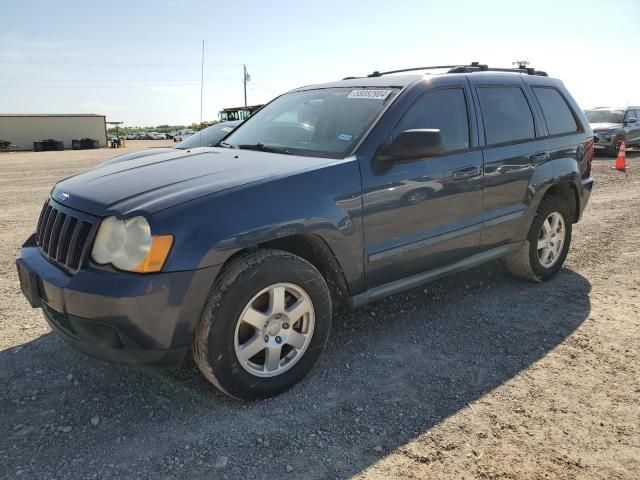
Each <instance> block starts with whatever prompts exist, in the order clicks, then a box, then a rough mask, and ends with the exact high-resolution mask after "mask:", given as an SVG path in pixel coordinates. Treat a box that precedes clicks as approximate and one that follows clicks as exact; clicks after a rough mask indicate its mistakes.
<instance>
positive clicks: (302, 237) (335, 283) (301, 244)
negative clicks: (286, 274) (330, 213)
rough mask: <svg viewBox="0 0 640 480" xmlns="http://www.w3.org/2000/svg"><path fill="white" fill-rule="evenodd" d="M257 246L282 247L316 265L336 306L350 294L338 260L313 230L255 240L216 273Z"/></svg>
mask: <svg viewBox="0 0 640 480" xmlns="http://www.w3.org/2000/svg"><path fill="white" fill-rule="evenodd" d="M259 249H274V250H282V251H285V252H288V253H291V254H293V255H296V256H298V257H300V258H303V259H304V260H306V261H307V262H309V263H310V264H312V265H313V266H314V267H316V269H318V271H319V272H320V274H321V275H322V276H323V277H324V279H325V281H326V282H327V286H328V287H329V291H330V293H331V300H332V302H333V304H334V306H336V307H339V306H342V305H344V304H345V302H346V300H347V299H348V298H349V296H350V295H351V293H350V289H349V285H348V284H347V281H346V277H345V274H344V271H343V269H342V266H341V265H340V262H339V261H338V259H337V258H336V256H335V254H334V252H333V251H332V250H331V247H330V246H329V244H328V243H327V242H326V241H325V240H324V239H323V238H322V237H321V236H319V235H317V234H314V233H301V234H294V235H290V236H286V237H279V238H276V239H273V240H268V241H265V242H262V243H259V244H257V245H256V246H253V247H250V248H243V249H241V250H238V251H237V252H234V253H233V255H231V256H230V257H229V258H228V259H227V260H226V261H225V263H224V264H223V266H222V268H221V269H220V272H219V273H218V276H220V275H221V274H222V272H224V270H225V267H226V266H227V265H228V264H229V263H230V262H232V261H233V260H235V259H236V258H238V257H241V256H244V255H248V254H250V253H252V252H255V251H257V250H259Z"/></svg>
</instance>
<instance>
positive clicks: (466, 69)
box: [343, 62, 548, 80]
mask: <svg viewBox="0 0 640 480" xmlns="http://www.w3.org/2000/svg"><path fill="white" fill-rule="evenodd" d="M445 68H446V69H447V73H473V72H515V73H526V74H527V75H539V76H543V77H547V76H548V75H547V73H546V72H542V71H540V70H536V69H534V68H530V67H526V66H525V65H523V64H519V65H518V68H495V67H489V66H488V65H486V64H482V63H480V62H471V64H469V65H434V66H430V67H413V68H403V69H400V70H389V71H388V72H379V71H377V70H376V71H375V72H373V73H370V74H369V75H367V77H369V78H371V77H382V76H383V75H391V74H392V73H404V72H415V71H418V70H442V69H445ZM355 78H362V77H345V78H343V80H353V79H355Z"/></svg>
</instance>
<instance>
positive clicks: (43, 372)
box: [0, 263, 591, 479]
mask: <svg viewBox="0 0 640 480" xmlns="http://www.w3.org/2000/svg"><path fill="white" fill-rule="evenodd" d="M590 288H591V287H590V284H589V282H588V281H587V280H586V279H585V278H584V277H582V276H580V275H578V274H577V273H575V272H572V271H570V270H563V271H562V272H561V273H560V274H559V275H558V277H557V278H556V279H554V280H553V281H550V282H547V283H544V284H529V283H525V282H519V281H514V280H513V279H512V278H511V277H510V276H509V275H508V274H507V273H506V272H505V270H504V268H503V267H502V265H501V264H500V263H494V264H490V265H487V266H483V267H480V268H476V269H474V270H472V271H470V272H468V273H464V274H458V275H455V276H452V277H450V278H448V279H445V280H442V281H440V282H437V283H434V284H431V285H429V286H428V287H426V288H418V289H415V290H412V291H410V292H408V293H403V294H399V295H395V296H393V297H391V298H389V299H386V300H382V301H380V302H377V303H375V304H373V305H371V306H369V307H366V308H363V309H360V310H357V311H355V312H351V313H348V314H341V315H339V316H338V317H337V318H336V319H335V321H334V325H335V326H334V330H333V333H332V338H331V340H330V343H329V346H328V347H327V351H326V352H325V355H324V357H323V359H322V361H321V363H320V364H319V365H318V366H317V367H316V369H315V370H314V371H313V372H312V374H311V375H310V377H309V378H308V379H306V380H305V381H304V382H302V383H301V384H300V385H298V386H297V387H295V388H294V389H293V390H292V391H290V392H287V393H285V394H283V395H281V396H279V397H277V398H275V399H271V400H268V401H264V402H258V403H253V404H243V403H240V402H236V401H234V400H230V399H227V398H226V397H224V396H222V395H220V394H218V393H216V392H215V391H214V390H213V388H212V387H210V386H209V385H208V384H207V383H206V382H204V381H203V380H202V379H201V377H200V376H199V374H198V372H197V370H196V369H195V368H194V367H193V366H191V365H189V366H186V367H184V368H182V369H179V370H177V371H172V372H166V371H157V370H137V369H134V368H130V367H124V366H119V365H109V364H107V363H104V362H100V361H98V360H93V359H90V358H86V357H85V356H83V355H81V354H79V353H76V352H74V351H72V350H71V349H70V348H69V347H67V346H66V345H65V344H64V343H63V342H62V341H61V340H59V339H58V338H57V337H55V336H54V335H52V334H48V335H44V336H42V337H40V338H38V339H36V340H34V341H32V342H30V343H27V344H24V345H21V346H19V347H17V348H12V349H9V350H5V351H3V352H0V405H1V406H2V408H1V411H0V431H2V432H3V433H2V437H1V438H0V458H3V459H4V460H3V461H2V465H3V466H2V467H0V476H2V477H3V478H7V477H9V478H10V477H12V476H14V475H17V474H18V472H20V478H49V477H50V478H65V479H71V478H203V479H204V478H224V476H227V478H239V477H247V478H248V477H250V476H253V477H254V478H263V477H269V476H271V477H273V478H279V477H281V476H283V475H285V466H286V465H291V466H292V467H293V471H292V472H291V473H288V474H287V478H344V477H348V476H350V475H352V474H355V473H357V472H359V471H362V470H363V469H365V468H367V467H368V466H370V465H372V464H373V463H375V462H376V461H377V460H378V459H379V458H380V457H381V456H382V455H384V452H389V451H391V450H394V449H395V448H397V447H399V446H401V445H402V444H404V443H406V442H407V441H409V440H411V439H412V438H414V437H416V436H417V435H420V434H422V433H424V432H425V431H427V430H428V429H429V428H431V427H432V426H434V425H436V424H438V423H439V422H442V421H443V420H444V419H446V418H447V417H449V416H451V415H453V414H455V413H456V412H458V411H460V410H461V409H464V408H467V406H468V404H469V403H471V402H473V401H474V400H476V399H478V398H479V397H481V396H482V395H483V394H485V393H486V392H488V391H490V390H492V389H494V388H496V387H498V386H500V385H501V384H503V383H504V382H506V381H507V380H509V379H511V378H512V377H514V376H515V375H517V374H518V373H519V372H521V371H523V370H525V369H527V368H528V367H529V366H531V365H532V364H533V363H534V362H536V361H538V360H539V359H541V358H542V357H544V356H545V355H546V354H547V353H548V352H550V351H551V350H552V349H554V348H555V347H556V346H557V345H558V344H560V343H561V342H563V341H564V340H565V339H566V338H567V337H568V336H569V335H571V333H572V332H573V331H574V330H575V329H576V328H577V327H578V326H579V325H580V324H581V323H582V322H583V321H584V320H585V319H586V318H587V317H588V315H589V311H590V304H589V291H590ZM98 417H99V418H98ZM92 419H93V423H97V425H94V424H92ZM378 445H380V446H382V447H383V453H379V452H376V451H374V450H373V448H374V447H375V446H378ZM453 448H455V447H453Z"/></svg>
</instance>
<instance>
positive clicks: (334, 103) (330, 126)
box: [222, 87, 397, 158]
mask: <svg viewBox="0 0 640 480" xmlns="http://www.w3.org/2000/svg"><path fill="white" fill-rule="evenodd" d="M396 93H397V90H396V89H392V88H386V89H364V88H344V87H342V88H325V89H319V90H307V91H302V92H292V93H288V94H285V95H283V96H281V97H279V98H277V99H276V100H274V101H273V102H271V103H270V104H268V105H267V106H265V107H264V108H262V110H259V111H258V112H257V113H255V114H254V115H253V116H252V117H250V118H249V119H248V120H247V121H246V122H245V123H244V124H243V125H242V128H239V129H238V130H236V131H234V132H233V133H231V134H230V135H229V137H227V138H226V139H225V141H224V142H223V143H222V146H226V147H234V148H247V149H256V150H264V151H271V152H278V153H289V154H296V155H305V156H315V157H329V158H344V157H345V156H346V155H347V154H348V153H349V152H350V151H351V150H352V149H353V147H354V146H355V145H356V144H357V142H358V141H359V140H360V139H361V138H362V136H363V135H364V134H365V133H366V131H367V128H368V127H369V126H370V125H371V124H372V123H373V121H374V120H375V119H376V118H377V117H378V115H380V112H381V111H382V109H383V108H384V106H385V105H386V104H387V103H389V102H390V101H391V99H392V98H393V97H394V96H395V94H396Z"/></svg>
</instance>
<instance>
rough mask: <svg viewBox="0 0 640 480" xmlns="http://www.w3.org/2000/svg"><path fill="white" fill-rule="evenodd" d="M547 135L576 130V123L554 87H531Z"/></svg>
mask: <svg viewBox="0 0 640 480" xmlns="http://www.w3.org/2000/svg"><path fill="white" fill-rule="evenodd" d="M533 93H535V95H536V98H537V99H538V103H540V108H542V115H543V116H544V121H545V122H546V123H547V129H549V135H560V134H563V133H573V132H577V131H578V124H577V123H576V119H575V118H574V117H573V114H572V113H571V109H570V108H569V105H567V102H566V101H565V99H564V97H563V96H562V95H560V92H558V91H557V90H556V89H555V88H546V87H533Z"/></svg>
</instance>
